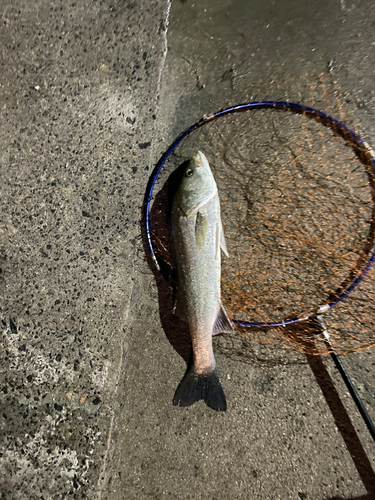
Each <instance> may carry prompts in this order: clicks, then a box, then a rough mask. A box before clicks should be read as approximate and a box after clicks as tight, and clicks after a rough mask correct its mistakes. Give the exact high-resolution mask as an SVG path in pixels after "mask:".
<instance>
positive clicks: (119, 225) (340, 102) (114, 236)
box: [0, 0, 375, 500]
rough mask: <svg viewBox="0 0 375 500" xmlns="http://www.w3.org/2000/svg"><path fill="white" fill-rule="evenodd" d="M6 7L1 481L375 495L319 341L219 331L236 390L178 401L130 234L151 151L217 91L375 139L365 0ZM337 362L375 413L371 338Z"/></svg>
mask: <svg viewBox="0 0 375 500" xmlns="http://www.w3.org/2000/svg"><path fill="white" fill-rule="evenodd" d="M0 12H1V32H0V37H1V47H2V61H1V72H0V83H1V87H0V89H1V92H0V109H1V117H2V120H1V124H0V131H1V164H2V194H3V196H2V203H3V208H2V224H1V233H0V234H1V249H2V250H1V252H2V253H1V259H2V264H3V265H2V270H3V271H2V282H1V283H2V296H3V300H2V334H3V338H2V343H1V347H2V349H1V351H0V352H1V354H0V356H1V372H0V379H1V392H0V407H1V411H0V436H1V438H0V439H1V441H0V448H1V455H0V498H1V499H4V500H8V499H9V500H24V499H30V500H34V499H45V500H47V499H53V500H55V499H66V498H69V499H70V498H76V499H81V498H88V499H98V500H99V499H100V500H125V499H126V500H128V499H129V500H131V499H135V498H137V499H146V498H150V499H158V498H177V499H188V498H197V499H210V500H213V499H217V500H221V499H227V498H230V499H232V498H233V499H235V498H242V499H254V500H255V499H256V500H258V499H259V500H266V499H269V500H271V499H272V500H276V499H281V500H289V499H296V500H299V499H305V500H329V499H344V498H345V499H349V498H350V499H358V500H359V499H361V500H365V499H367V500H371V499H373V498H375V473H374V467H375V453H374V443H373V441H372V440H371V437H370V436H369V434H368V432H367V429H366V427H365V425H364V423H363V422H362V420H361V418H360V417H359V415H358V413H357V410H356V408H355V406H354V404H353V402H352V401H351V399H350V396H349V394H348V393H347V391H346V389H345V387H344V385H343V382H342V381H341V379H340V378H339V377H338V375H337V373H336V372H335V370H334V368H333V366H332V363H331V362H330V360H329V359H327V360H324V362H322V361H321V360H320V359H319V358H314V359H311V358H310V359H306V358H305V357H304V356H302V355H297V356H296V355H295V354H293V355H292V354H288V353H284V354H283V355H282V356H281V355H279V354H278V353H277V352H276V354H275V350H274V349H272V348H271V347H269V348H266V347H265V348H264V349H265V351H262V352H266V354H267V353H268V351H269V358H272V357H273V358H274V359H276V362H274V363H272V364H271V363H270V364H268V365H267V364H266V365H265V366H262V365H261V364H260V363H256V362H254V363H244V362H241V361H240V358H241V356H232V355H230V354H231V353H230V352H229V351H228V349H227V348H226V346H225V343H224V344H223V345H222V346H221V344H220V342H221V340H220V339H217V341H216V342H215V346H216V349H217V352H218V354H217V362H218V364H219V366H220V371H221V374H222V378H223V383H224V386H225V391H226V394H227V399H228V411H227V412H226V413H216V412H213V411H211V410H210V409H209V408H207V407H206V406H205V405H204V404H203V403H202V402H200V403H198V404H195V405H194V406H192V407H189V408H176V407H174V406H173V405H172V398H173V394H174V391H175V388H176V386H177V384H178V382H179V381H180V379H181V376H182V374H183V372H184V369H185V362H184V360H183V359H182V357H180V356H179V355H178V353H177V352H176V350H175V349H174V348H173V347H172V345H171V344H170V343H169V342H168V339H167V337H166V335H165V332H164V330H163V327H162V322H161V319H160V308H159V304H160V302H161V301H164V298H165V295H163V294H165V293H167V291H166V290H165V289H163V287H162V285H160V283H159V282H157V281H156V279H155V276H154V274H153V273H152V271H151V270H150V268H149V266H148V264H147V262H146V258H145V255H144V252H143V246H142V240H141V236H140V235H141V226H140V220H141V208H142V201H143V195H144V191H145V187H146V184H147V180H148V177H149V175H150V172H151V169H152V168H153V166H154V164H155V163H156V161H157V160H158V158H159V157H160V154H161V153H162V152H163V151H164V150H165V148H166V146H167V145H168V144H169V143H170V142H171V140H172V139H173V138H174V137H175V136H176V135H177V134H178V133H179V132H181V131H182V130H183V129H184V128H186V127H187V126H188V125H190V124H191V123H194V122H195V121H196V120H197V119H199V118H200V117H201V116H202V115H203V114H204V113H208V112H211V111H214V110H217V109H219V108H221V107H223V106H224V105H227V104H235V103H238V102H242V101H246V100H247V99H248V100H255V99H263V98H270V99H274V98H282V99H284V98H287V99H289V100H291V101H300V102H303V103H305V104H308V105H309V104H310V105H315V106H316V107H319V108H322V109H325V110H326V111H330V112H331V113H332V114H333V115H335V116H339V117H342V118H345V119H346V118H347V119H348V123H349V125H351V126H352V125H358V127H359V130H360V131H361V132H362V133H363V134H364V135H365V136H366V137H367V138H368V140H369V142H370V143H371V142H372V144H374V142H375V139H374V137H375V125H374V123H375V121H374V114H375V93H374V92H375V90H374V86H373V79H374V69H373V68H374V67H375V50H374V43H375V42H374V37H373V29H374V24H375V15H374V14H373V13H372V12H373V8H372V2H371V1H370V0H364V1H361V2H359V1H358V0H356V1H355V3H354V2H349V1H348V0H335V1H333V0H331V1H328V2H327V1H322V0H312V1H311V2H301V1H298V0H292V1H288V2H286V1H284V2H281V1H279V2H277V1H269V0H265V1H260V0H254V1H252V2H243V1H240V0H232V1H229V0H220V1H219V2H213V1H209V0H202V1H200V2H197V1H196V2H193V0H187V1H182V0H181V1H177V0H175V1H174V2H173V4H172V6H171V5H170V4H169V3H168V2H167V1H164V0H156V1H153V2H146V1H144V0H136V1H134V2H131V1H130V0H129V1H123V0H113V1H109V0H98V1H95V0H92V1H83V0H77V1H76V2H71V3H70V2H69V3H67V2H63V1H60V0H57V1H54V2H47V1H43V0H14V1H13V2H9V1H7V0H3V1H2V2H0ZM168 21H169V26H168ZM369 279H370V280H374V276H373V275H372V276H370V277H369ZM374 319H375V318H374ZM368 327H369V329H371V328H373V324H369V325H368ZM253 349H254V350H256V349H257V347H253ZM271 351H272V352H271ZM276 351H277V349H276ZM255 358H256V356H254V359H255ZM281 358H282V359H281ZM278 360H279V362H278ZM288 361H290V362H288ZM344 362H345V363H346V366H347V367H348V370H349V371H350V373H351V375H353V379H354V381H355V384H356V386H357V387H358V389H359V391H360V394H361V396H362V397H363V400H364V402H365V404H366V406H367V408H368V411H369V413H370V414H371V415H372V417H373V418H374V419H375V395H374V374H375V362H374V358H373V352H372V351H365V352H363V353H356V354H352V355H348V356H346V357H345V358H344Z"/></svg>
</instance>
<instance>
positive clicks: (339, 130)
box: [144, 101, 375, 328]
mask: <svg viewBox="0 0 375 500" xmlns="http://www.w3.org/2000/svg"><path fill="white" fill-rule="evenodd" d="M266 108H270V109H278V110H282V111H291V112H292V113H297V114H303V115H305V116H307V117H308V118H310V119H315V120H316V121H318V122H320V123H322V124H323V125H325V126H326V127H329V128H331V129H332V130H333V131H334V132H335V133H336V134H337V135H339V136H340V137H342V138H343V139H344V140H345V141H346V142H347V143H349V144H350V145H351V147H352V148H353V149H354V151H355V153H356V154H357V155H358V156H359V155H361V156H362V157H363V156H365V157H366V160H367V164H368V166H369V168H370V169H371V175H372V176H374V177H375V153H374V151H373V150H372V149H371V147H370V146H369V145H368V144H367V142H366V141H365V140H364V139H362V137H361V136H360V135H359V134H357V133H356V132H354V131H353V130H350V129H349V128H348V127H347V126H346V125H345V124H344V123H342V122H341V121H339V120H336V119H335V118H332V117H331V116H330V115H328V114H326V113H324V112H323V111H320V110H317V109H314V108H311V107H309V106H304V105H302V104H298V103H294V102H287V101H257V102H247V103H243V104H238V105H236V106H230V107H228V108H225V109H222V110H220V111H217V112H216V113H211V114H209V115H204V116H203V117H202V118H201V119H200V120H199V121H198V122H196V123H194V125H191V126H190V127H189V128H188V129H186V130H185V131H184V132H182V133H181V134H180V135H179V136H178V137H177V138H176V139H175V140H174V142H173V143H172V144H171V146H169V148H168V149H167V151H166V152H165V153H164V154H163V156H162V157H161V158H160V160H159V161H158V162H157V164H156V166H155V168H154V170H153V172H152V174H151V176H150V178H149V181H148V184H147V188H146V193H145V198H144V223H145V233H146V243H147V248H148V251H149V253H150V256H151V259H152V261H153V263H154V264H155V266H156V268H157V269H158V271H159V273H160V275H161V276H162V278H163V279H164V280H165V281H166V282H167V283H169V280H168V278H167V277H166V276H164V275H163V272H162V270H161V268H160V265H159V262H158V259H157V257H156V254H155V250H154V246H153V243H152V238H151V227H150V209H151V201H152V194H153V190H154V187H155V184H156V181H157V179H158V177H159V174H160V172H161V170H162V168H163V166H164V164H165V162H166V161H167V159H168V158H169V156H170V155H171V154H172V153H173V151H174V150H175V149H176V147H177V146H178V145H179V144H180V143H181V141H183V139H185V138H186V137H187V136H188V135H190V134H191V133H192V132H193V131H194V130H197V129H198V128H200V127H203V126H204V125H205V124H206V123H209V122H211V121H213V120H216V119H217V118H219V117H221V116H225V115H228V114H230V113H237V112H243V111H249V110H255V109H266ZM374 262H375V249H374V250H373V251H372V253H369V257H368V260H367V263H366V264H365V265H364V266H363V267H362V269H361V270H360V271H359V272H358V273H357V275H356V277H355V278H354V279H353V280H352V281H351V283H350V284H348V285H347V287H346V288H345V289H344V290H343V291H342V292H341V293H340V294H339V295H338V296H337V297H336V298H335V299H334V300H332V301H331V302H327V303H325V304H322V305H321V306H319V307H318V308H317V309H316V310H314V311H313V312H312V313H310V314H309V315H303V316H298V317H293V318H288V319H285V320H283V321H279V322H273V323H267V322H260V323H251V322H249V321H243V320H238V319H232V320H231V321H232V323H233V324H234V325H237V326H241V327H245V328H275V327H280V326H287V325H291V324H294V323H299V322H301V321H306V320H308V319H309V318H311V317H313V316H316V315H317V314H323V313H325V312H327V311H328V310H330V309H331V308H332V307H334V306H336V305H337V304H339V303H340V302H341V301H342V300H344V299H345V298H346V297H347V296H348V295H349V294H350V293H351V292H352V291H353V290H354V289H355V288H357V287H358V285H359V284H360V283H361V282H362V280H363V279H364V278H365V276H366V275H367V274H368V272H369V271H370V269H371V267H372V265H373V264H374Z"/></svg>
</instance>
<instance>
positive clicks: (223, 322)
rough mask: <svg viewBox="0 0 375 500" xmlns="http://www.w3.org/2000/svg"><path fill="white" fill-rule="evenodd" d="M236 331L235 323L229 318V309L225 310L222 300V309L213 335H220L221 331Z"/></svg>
mask: <svg viewBox="0 0 375 500" xmlns="http://www.w3.org/2000/svg"><path fill="white" fill-rule="evenodd" d="M232 332H234V328H233V324H232V322H231V320H230V319H229V318H228V314H227V311H226V310H225V308H224V306H223V304H222V303H221V301H220V309H219V312H218V315H217V318H216V321H215V324H214V328H213V330H212V335H218V334H219V333H232Z"/></svg>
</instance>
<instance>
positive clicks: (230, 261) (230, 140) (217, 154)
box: [150, 109, 375, 354]
mask: <svg viewBox="0 0 375 500" xmlns="http://www.w3.org/2000/svg"><path fill="white" fill-rule="evenodd" d="M197 150H201V151H202V152H204V154H205V155H206V157H207V159H208V161H209V163H210V166H211V169H212V171H213V173H214V176H215V179H216V182H217V185H218V190H219V196H220V202H221V212H222V222H223V227H224V234H225V238H226V243H227V247H228V251H229V255H230V257H229V258H226V257H224V256H223V260H222V284H221V286H222V301H223V303H224V305H225V307H226V309H227V311H228V314H229V316H230V317H231V318H235V319H238V320H243V321H249V322H251V323H263V322H267V323H274V322H279V321H282V320H287V319H288V318H291V317H295V316H298V317H300V316H303V315H306V314H310V313H312V312H313V311H314V310H316V309H317V308H318V307H319V306H321V305H322V304H326V303H327V302H330V301H332V300H334V299H335V298H336V297H337V296H338V295H339V294H340V293H341V292H342V291H343V290H344V289H345V288H346V287H347V286H348V285H349V284H350V283H351V281H352V280H353V279H354V277H355V276H356V275H357V274H358V272H359V270H360V269H361V268H363V266H364V264H365V263H366V260H367V259H368V256H369V253H370V251H371V250H372V247H373V237H374V206H375V205H374V189H373V173H372V169H371V159H369V157H368V155H367V157H366V155H361V154H360V155H358V154H356V152H355V151H354V150H353V148H352V147H351V145H350V144H348V143H347V142H346V141H344V140H343V138H342V137H339V136H338V135H337V133H335V132H334V131H333V130H332V129H330V128H329V127H327V126H324V125H323V124H322V123H320V122H319V121H316V120H315V119H311V117H310V118H309V117H307V116H305V115H299V114H295V113H292V112H287V111H282V110H274V109H262V110H256V111H246V112H241V113H236V114H231V115H227V116H225V117H221V118H219V119H217V120H214V121H212V122H209V123H207V124H205V125H204V126H203V127H201V128H199V129H197V130H195V131H194V132H193V133H191V134H190V135H189V136H188V137H187V138H185V139H184V140H183V141H182V142H181V144H180V145H179V146H178V147H177V148H176V150H175V151H174V153H173V154H172V155H171V156H170V157H169V158H168V160H167V162H166V164H165V166H164V168H163V170H162V172H161V173H160V175H159V177H158V180H157V185H156V187H155V190H154V192H155V193H157V192H159V194H158V195H157V197H156V199H155V201H154V204H153V208H152V212H151V219H150V224H151V236H152V238H153V243H154V246H155V252H156V255H157V257H158V260H159V261H160V262H163V263H165V264H166V266H168V265H170V248H171V238H170V232H169V227H170V223H169V218H168V211H169V209H168V207H170V203H171V189H168V185H170V183H171V181H170V179H169V182H168V178H169V176H170V174H171V173H172V172H173V171H175V170H176V169H177V168H178V166H179V165H181V163H183V162H184V161H186V160H188V159H189V158H191V157H192V156H193V154H195V153H196V151H197ZM357 153H358V151H357ZM169 187H170V186H169ZM168 273H169V275H170V276H173V269H172V268H171V269H170V270H169V271H168ZM374 289H375V280H374V276H373V274H372V273H370V276H369V277H368V279H367V280H366V281H365V283H363V285H362V286H361V287H360V289H359V290H355V292H354V293H353V296H350V297H348V299H347V300H346V301H344V302H343V303H342V304H340V305H339V306H338V307H337V308H334V309H333V310H332V312H330V313H329V315H330V319H329V327H330V334H331V337H332V341H333V344H334V346H335V348H336V349H337V351H338V352H339V353H341V354H342V353H346V352H352V351H356V350H359V349H364V348H367V347H370V346H372V345H373V343H374V341H375V339H374V334H373V332H372V328H371V325H372V324H373V321H374V310H375V307H374V303H373V296H374V295H373V292H374V291H375V290H374ZM231 337H232V338H231V340H229V341H228V337H227V340H226V341H225V342H227V343H228V342H230V343H232V344H233V345H236V343H237V344H238V343H239V346H238V350H241V346H242V347H243V342H245V343H247V342H248V341H249V340H256V341H257V342H258V343H260V344H268V345H272V344H274V345H277V346H284V347H288V348H289V347H292V348H293V349H297V350H304V351H308V352H310V353H315V352H316V353H319V354H322V351H325V347H324V346H323V345H319V340H317V339H314V340H312V338H311V331H310V328H309V327H308V326H306V325H304V324H303V323H302V324H298V325H295V326H290V327H288V328H284V327H283V328H275V329H269V328H267V329H264V328H257V329H256V328H255V329H254V328H252V329H250V330H249V329H245V328H237V332H236V334H235V335H234V336H231ZM219 342H220V341H219ZM221 342H222V341H221ZM234 349H235V350H236V352H237V347H235V348H234Z"/></svg>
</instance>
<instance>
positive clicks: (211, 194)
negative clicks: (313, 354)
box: [172, 151, 233, 411]
mask: <svg viewBox="0 0 375 500" xmlns="http://www.w3.org/2000/svg"><path fill="white" fill-rule="evenodd" d="M172 234H173V243H174V253H175V256H174V258H175V261H176V265H177V272H178V286H177V299H176V305H175V313H176V314H177V315H178V316H179V317H180V318H181V319H183V320H184V321H186V322H187V323H188V324H189V330H190V335H191V342H192V352H191V356H190V362H189V364H188V367H187V371H186V373H185V376H184V378H183V379H182V381H181V382H180V385H179V386H178V388H177V390H176V393H175V396H174V400H173V403H174V404H175V405H179V406H189V405H191V404H193V403H194V402H196V401H198V400H200V399H203V400H204V401H205V402H206V404H207V405H208V406H210V407H211V408H213V409H215V410H219V411H225V410H226V408H227V403H226V399H225V394H224V390H223V387H222V385H221V381H220V376H219V372H218V369H217V367H216V362H215V357H214V354H213V349H212V335H215V334H217V333H224V332H228V331H233V326H232V324H231V322H230V320H229V319H228V316H227V314H226V312H225V309H224V307H223V305H222V303H221V300H220V296H221V294H220V275H221V255H220V249H221V250H222V251H223V252H224V253H225V254H226V255H228V252H227V248H226V244H225V239H224V233H223V228H222V224H221V217H220V202H219V195H218V190H217V186H216V182H215V179H214V177H213V175H212V172H211V169H210V166H209V164H208V161H207V158H206V157H205V155H204V154H203V153H202V152H200V151H198V152H197V153H196V155H195V156H193V158H192V159H191V160H190V161H189V164H188V166H187V168H186V170H185V172H184V175H183V177H182V180H181V182H180V184H179V186H178V189H177V191H176V194H175V196H174V199H173V205H172Z"/></svg>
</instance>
